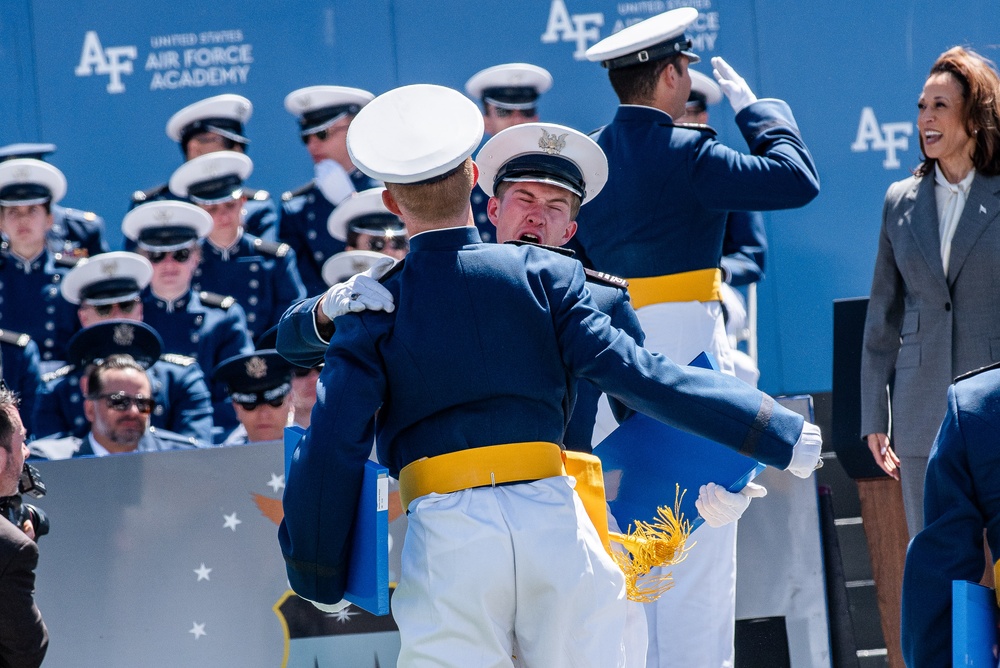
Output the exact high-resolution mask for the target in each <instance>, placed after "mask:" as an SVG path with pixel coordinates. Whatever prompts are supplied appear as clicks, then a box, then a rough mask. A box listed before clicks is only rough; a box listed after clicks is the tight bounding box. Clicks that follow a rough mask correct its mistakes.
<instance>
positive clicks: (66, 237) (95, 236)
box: [0, 144, 108, 406]
mask: <svg viewBox="0 0 1000 668" xmlns="http://www.w3.org/2000/svg"><path fill="white" fill-rule="evenodd" d="M55 150H56V145H55V144H8V145H7V146H2V147H0V162H4V161H5V160H14V159H16V158H34V159H35V160H45V156H46V155H48V154H50V153H55ZM51 211H52V227H51V228H50V229H49V231H48V234H46V243H47V245H48V247H49V250H50V251H52V252H53V253H61V254H63V255H66V256H69V257H88V256H91V255H97V254H98V253H106V252H108V244H107V242H106V241H105V240H104V219H103V218H101V217H100V216H98V215H97V214H96V213H94V212H93V211H81V210H80V209H68V208H66V207H64V206H60V205H58V204H52V206H51ZM22 406H23V403H22Z"/></svg>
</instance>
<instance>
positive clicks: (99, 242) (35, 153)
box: [0, 144, 108, 257]
mask: <svg viewBox="0 0 1000 668" xmlns="http://www.w3.org/2000/svg"><path fill="white" fill-rule="evenodd" d="M55 151H56V145H55V144H8V145H7V146H0V162H4V161H5V160H14V159H16V158H34V159H35V160H45V156H46V155H48V154H49V153H55ZM51 211H52V227H51V228H50V229H49V231H48V234H46V243H47V245H48V247H49V250H50V251H52V252H53V253H62V254H63V255H67V256H69V257H88V256H92V255H98V254H99V253H107V252H108V244H107V243H106V242H105V240H104V219H103V218H101V217H100V216H98V215H97V214H96V213H94V212H93V211H81V210H80V209H68V208H66V207H64V206H60V205H58V204H52V207H51Z"/></svg>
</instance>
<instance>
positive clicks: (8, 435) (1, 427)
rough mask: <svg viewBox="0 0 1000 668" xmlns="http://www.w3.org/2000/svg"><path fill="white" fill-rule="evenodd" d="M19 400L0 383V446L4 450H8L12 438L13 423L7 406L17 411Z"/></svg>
mask: <svg viewBox="0 0 1000 668" xmlns="http://www.w3.org/2000/svg"><path fill="white" fill-rule="evenodd" d="M18 402H19V400H18V398H17V395H16V394H15V393H14V392H13V391H12V390H10V389H9V388H8V387H7V386H6V385H4V384H2V383H0V446H2V447H3V449H4V450H9V449H10V442H11V439H12V438H13V437H14V421H13V420H12V419H11V417H10V411H8V410H7V407H8V406H11V407H13V409H14V410H15V411H16V410H17V404H18Z"/></svg>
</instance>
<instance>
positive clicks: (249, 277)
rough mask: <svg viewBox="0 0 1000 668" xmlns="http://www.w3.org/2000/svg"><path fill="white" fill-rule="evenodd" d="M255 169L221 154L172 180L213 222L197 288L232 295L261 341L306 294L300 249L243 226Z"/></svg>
mask: <svg viewBox="0 0 1000 668" xmlns="http://www.w3.org/2000/svg"><path fill="white" fill-rule="evenodd" d="M252 171H253V161H252V160H250V158H248V157H247V156H245V155H243V154H242V153H236V152H233V151H217V152H215V153H209V154H207V155H203V156H200V157H197V158H194V159H193V160H191V161H190V162H186V163H184V164H183V165H181V166H180V167H179V168H178V169H177V171H175V172H174V173H173V175H172V176H171V177H170V189H171V190H172V191H173V192H175V193H177V194H178V195H179V196H181V197H184V198H185V199H186V200H187V201H189V202H191V203H193V204H195V205H197V206H198V207H200V208H201V209H203V210H204V211H206V212H208V214H209V215H210V216H211V218H212V229H211V231H210V232H209V233H208V236H207V238H206V239H205V242H204V243H203V244H202V247H201V262H200V263H199V264H198V266H197V268H196V269H195V271H194V278H193V281H192V286H193V288H194V289H195V290H197V291H200V290H207V291H211V292H215V293H218V294H221V295H232V296H233V297H234V298H235V299H236V302H237V303H238V304H239V305H240V306H241V307H243V310H244V311H245V312H246V319H247V330H248V331H249V332H250V336H251V338H253V339H254V340H256V339H257V337H259V336H260V335H261V334H263V333H264V332H265V331H266V330H267V329H268V328H269V327H271V326H273V325H275V324H277V322H278V319H279V318H280V317H281V314H282V313H283V312H284V310H285V309H286V308H288V306H289V305H291V304H293V303H295V302H296V301H298V300H299V299H302V298H303V297H305V295H306V291H305V288H304V287H303V286H302V279H301V278H300V277H299V271H298V269H297V268H296V256H295V251H294V250H292V249H291V247H290V246H289V245H288V244H285V243H278V242H275V241H265V240H264V239H261V238H259V237H256V236H254V235H252V234H250V233H249V232H247V231H246V229H245V228H244V226H243V214H242V209H243V204H244V203H245V202H246V195H245V194H244V192H243V181H244V180H245V179H246V178H247V177H248V176H249V175H250V173H251V172H252Z"/></svg>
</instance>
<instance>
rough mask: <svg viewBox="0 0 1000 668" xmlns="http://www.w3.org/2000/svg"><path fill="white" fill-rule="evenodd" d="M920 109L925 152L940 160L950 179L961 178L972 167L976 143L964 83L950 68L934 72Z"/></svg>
mask: <svg viewBox="0 0 1000 668" xmlns="http://www.w3.org/2000/svg"><path fill="white" fill-rule="evenodd" d="M917 109H918V113H917V128H918V129H919V131H920V148H921V150H922V151H923V152H924V155H925V156H927V157H928V158H930V159H933V160H937V161H938V164H939V165H940V166H941V169H942V171H944V172H945V175H946V176H947V177H948V179H949V180H952V178H955V180H956V181H957V180H961V178H962V177H964V176H965V175H966V174H967V173H968V171H969V170H970V169H972V153H973V150H974V149H975V145H976V140H975V137H974V136H973V135H971V134H970V132H969V128H968V127H967V122H966V110H965V100H964V99H963V97H962V86H961V85H960V84H959V82H958V81H957V80H956V79H955V77H954V76H952V75H951V74H949V73H947V72H939V73H937V74H932V75H931V76H930V77H928V79H927V82H926V83H925V84H924V90H923V92H922V93H921V95H920V100H919V101H918V102H917ZM953 182H954V181H953Z"/></svg>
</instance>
